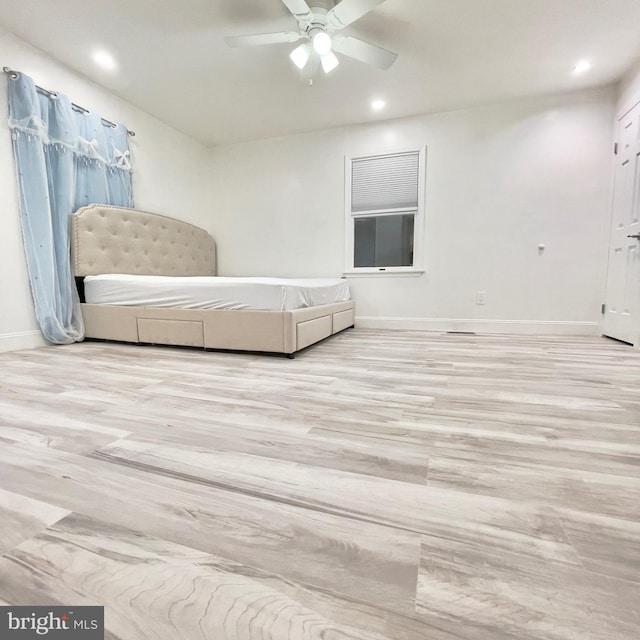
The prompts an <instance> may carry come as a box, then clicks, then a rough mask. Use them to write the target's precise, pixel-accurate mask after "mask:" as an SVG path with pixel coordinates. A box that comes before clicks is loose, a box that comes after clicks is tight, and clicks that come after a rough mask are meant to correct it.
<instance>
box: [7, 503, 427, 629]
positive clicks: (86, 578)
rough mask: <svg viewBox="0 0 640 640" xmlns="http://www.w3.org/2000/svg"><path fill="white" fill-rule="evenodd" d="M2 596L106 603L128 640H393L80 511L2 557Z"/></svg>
mask: <svg viewBox="0 0 640 640" xmlns="http://www.w3.org/2000/svg"><path fill="white" fill-rule="evenodd" d="M237 569H240V571H237ZM0 598H1V599H3V600H5V601H8V602H12V603H16V602H19V603H20V604H25V603H33V604H38V603H43V602H51V601H52V599H53V601H58V602H59V601H62V602H64V601H67V602H69V601H71V600H74V601H75V602H76V603H77V602H78V600H80V601H81V602H82V603H83V604H87V603H91V604H101V603H107V605H106V607H105V628H106V629H107V631H108V632H109V633H110V634H111V637H113V638H120V639H122V640H125V639H129V638H136V639H137V640H145V639H149V640H152V639H153V640H173V639H174V638H177V637H179V638H189V640H196V639H197V638H202V639H203V640H210V639H211V638H216V639H220V640H224V639H234V638H243V639H246V640H253V639H255V640H259V639H262V638H265V637H268V638H273V639H274V640H288V639H290V638H304V639H305V640H307V639H308V640H322V639H323V638H328V637H330V638H335V640H392V638H391V637H388V636H386V637H385V636H382V635H379V634H377V633H374V632H372V631H371V630H366V631H364V632H363V631H361V630H359V629H358V628H357V627H349V626H345V625H342V624H338V623H335V622H333V621H332V620H330V619H327V618H326V617H324V616H323V615H321V614H319V613H317V612H315V611H313V610H311V609H309V608H307V607H305V606H304V605H303V604H301V603H300V602H298V601H296V600H295V599H293V598H291V597H290V596H288V595H286V594H284V593H282V591H279V590H277V589H275V588H273V587H272V586H269V585H267V584H265V583H264V582H259V581H257V580H255V579H253V578H252V577H251V576H250V575H246V574H244V573H243V572H242V566H239V567H238V566H234V565H233V564H231V563H228V562H225V561H224V560H221V559H219V558H216V557H214V556H211V555H210V554H206V553H202V552H200V551H195V550H193V549H190V548H188V547H183V546H180V545H177V544H175V543H171V542H168V541H166V540H162V539H158V538H152V537H149V536H141V535H140V534H138V533H135V532H133V531H130V530H127V529H124V528H121V527H113V526H109V525H105V523H104V522H102V521H94V520H91V519H90V518H86V517H82V516H77V515H72V516H70V517H68V518H66V519H64V520H62V521H60V522H59V523H57V525H55V526H53V527H51V528H49V529H47V530H46V531H45V532H43V533H42V534H40V535H38V536H36V537H34V538H32V539H30V540H28V541H27V542H25V543H23V544H22V545H21V546H20V547H19V548H18V549H15V550H14V551H13V552H12V553H9V554H6V555H5V556H4V557H3V558H1V559H0ZM354 621H355V622H356V623H357V622H358V620H357V618H356V617H355V616H354ZM416 640H417V637H416Z"/></svg>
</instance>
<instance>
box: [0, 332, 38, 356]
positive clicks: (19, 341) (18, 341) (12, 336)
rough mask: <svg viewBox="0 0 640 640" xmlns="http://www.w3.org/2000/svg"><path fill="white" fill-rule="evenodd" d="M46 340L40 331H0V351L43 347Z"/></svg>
mask: <svg viewBox="0 0 640 640" xmlns="http://www.w3.org/2000/svg"><path fill="white" fill-rule="evenodd" d="M47 344H48V342H47V341H46V340H45V339H44V338H43V337H42V333H40V331H20V332H19V333H0V352H2V351H18V350H19V349H35V348H37V347H44V346H46V345H47Z"/></svg>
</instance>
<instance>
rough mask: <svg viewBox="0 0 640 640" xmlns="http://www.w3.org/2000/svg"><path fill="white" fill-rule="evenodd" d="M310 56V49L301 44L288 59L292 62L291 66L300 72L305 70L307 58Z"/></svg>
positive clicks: (306, 45)
mask: <svg viewBox="0 0 640 640" xmlns="http://www.w3.org/2000/svg"><path fill="white" fill-rule="evenodd" d="M310 56H311V47H310V46H309V45H308V44H306V43H305V44H301V45H300V46H299V47H296V48H295V49H294V50H293V51H292V52H291V53H290V54H289V57H290V58H291V60H293V64H295V65H296V67H298V69H300V70H302V69H304V68H305V66H306V64H307V62H309V57H310Z"/></svg>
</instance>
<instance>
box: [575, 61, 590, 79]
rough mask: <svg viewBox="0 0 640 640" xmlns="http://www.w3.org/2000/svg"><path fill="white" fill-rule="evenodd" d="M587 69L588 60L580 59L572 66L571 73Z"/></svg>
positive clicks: (588, 66) (582, 71) (588, 67)
mask: <svg viewBox="0 0 640 640" xmlns="http://www.w3.org/2000/svg"><path fill="white" fill-rule="evenodd" d="M589 69H591V63H590V62H589V61H588V60H580V62H578V63H577V64H576V66H575V67H573V73H574V74H576V75H578V74H580V73H585V72H586V71H589Z"/></svg>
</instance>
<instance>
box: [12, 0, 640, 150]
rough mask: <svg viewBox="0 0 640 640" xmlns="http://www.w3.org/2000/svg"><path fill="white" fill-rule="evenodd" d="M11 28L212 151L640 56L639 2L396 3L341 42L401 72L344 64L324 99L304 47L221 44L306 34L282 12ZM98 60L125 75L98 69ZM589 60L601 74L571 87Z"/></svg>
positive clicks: (164, 12) (203, 8)
mask: <svg viewBox="0 0 640 640" xmlns="http://www.w3.org/2000/svg"><path fill="white" fill-rule="evenodd" d="M309 3H310V4H313V2H311V1H310V0H309ZM0 24H1V25H2V26H3V27H4V28H5V29H7V30H9V31H11V32H13V33H15V34H16V35H18V36H20V37H21V38H23V39H24V40H26V41H27V42H29V43H31V44H33V45H35V46H36V47H38V48H40V49H42V50H43V51H45V52H46V53H48V54H49V55H50V56H52V57H53V58H55V59H56V60H58V61H60V62H62V63H64V64H66V65H67V66H69V67H71V68H72V69H75V70H76V71H79V72H80V73H82V74H84V75H85V76H88V77H90V78H91V79H92V80H94V81H95V82H97V83H99V84H101V85H103V86H104V87H106V88H107V89H109V90H111V91H113V92H114V93H116V94H117V95H119V96H121V97H122V98H124V99H126V100H128V101H129V102H131V103H133V104H135V105H136V106H138V107H140V108H142V109H143V110H144V111H146V112H147V113H150V114H152V115H154V116H156V117H157V118H159V119H160V120H163V121H164V122H166V123H168V124H170V125H172V126H173V127H175V128H176V129H179V130H181V131H183V132H185V133H187V134H189V135H190V136H192V137H194V138H196V139H198V140H200V141H202V142H203V143H205V144H218V143H224V142H232V141H241V140H252V139H258V138H266V137H271V136H279V135H285V134H290V133H297V132H303V131H310V130H318V129H324V128H327V127H335V126H340V125H346V124H353V123H359V122H367V121H372V120H382V119H387V118H395V117H401V116H407V115H413V114H419V113H428V112H435V111H442V110H448V109H456V108H461V107H465V106H472V105H477V104H482V103H488V102H493V101H496V100H502V99H508V98H514V97H519V96H527V95H532V94H540V93H548V92H556V91H567V90H572V89H577V88H582V87H589V86H596V85H602V84H605V83H609V82H612V81H615V80H617V79H619V78H620V77H621V76H622V74H623V73H624V72H625V71H626V70H627V69H628V68H629V67H630V66H631V65H632V64H633V63H634V61H635V60H636V59H637V57H638V55H639V54H640V28H639V25H640V1H639V0H386V2H385V3H384V4H382V5H380V6H379V7H378V8H377V9H375V10H374V11H373V12H371V13H370V14H368V15H367V16H365V17H364V18H362V19H361V20H359V21H358V22H356V23H354V24H353V25H351V26H350V27H349V28H348V29H347V30H345V31H344V33H347V34H351V35H355V36H358V37H360V38H362V39H365V40H368V41H370V42H373V43H375V44H378V45H380V46H383V47H385V48H387V49H391V50H393V51H396V52H397V53H398V54H399V58H398V60H397V62H396V63H395V65H394V66H393V67H391V69H390V70H389V71H379V70H377V69H374V68H370V67H368V66H365V65H363V64H361V63H359V62H356V61H352V60H349V59H347V58H344V57H343V58H342V59H341V64H340V66H339V67H338V68H337V69H336V70H335V71H333V72H332V73H331V74H330V75H329V76H326V77H325V76H323V75H322V74H320V75H319V76H318V77H317V78H316V82H315V84H314V86H313V87H309V86H307V85H306V84H305V83H304V82H303V81H302V80H301V79H300V76H299V74H298V72H297V70H296V69H295V67H294V66H293V64H292V63H291V61H290V60H289V57H288V54H289V52H290V51H291V50H292V49H293V48H294V47H295V46H296V45H290V44H289V45H288V44H282V45H273V46H270V47H260V48H247V49H230V48H229V47H227V45H226V44H225V43H224V41H223V37H224V36H226V35H241V34H250V33H263V32H271V31H281V30H295V29H296V22H295V19H294V18H293V17H292V16H291V14H290V13H289V12H288V11H287V9H286V7H285V6H284V5H283V4H282V2H281V0H55V1H54V2H52V0H21V1H20V2H16V0H0ZM96 48H104V49H107V50H108V51H110V52H111V53H112V54H113V55H114V56H115V58H116V59H117V62H118V65H119V70H118V71H117V72H116V73H109V72H106V71H103V70H101V69H98V68H97V67H96V66H95V64H94V63H93V61H92V60H91V53H92V51H94V50H95V49H96ZM582 58H588V59H590V60H591V61H592V63H593V69H592V71H590V72H589V73H587V74H585V75H583V76H580V77H574V76H572V74H571V68H572V66H573V65H574V64H575V63H576V62H577V61H578V60H580V59H582ZM4 64H7V61H3V60H0V65H4ZM375 97H380V98H383V99H385V100H386V101H387V107H386V109H385V110H384V111H383V112H381V113H375V114H374V113H373V112H372V111H371V109H370V106H369V105H370V101H371V99H373V98H375Z"/></svg>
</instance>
